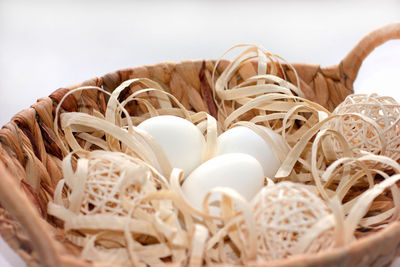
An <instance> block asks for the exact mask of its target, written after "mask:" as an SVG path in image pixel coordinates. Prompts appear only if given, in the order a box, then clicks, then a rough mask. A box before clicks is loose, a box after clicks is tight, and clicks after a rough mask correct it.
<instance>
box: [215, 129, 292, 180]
mask: <svg viewBox="0 0 400 267" xmlns="http://www.w3.org/2000/svg"><path fill="white" fill-rule="evenodd" d="M257 127H259V128H261V129H263V130H264V131H265V132H267V134H269V136H271V137H272V139H273V140H274V142H275V143H276V144H277V145H278V147H279V148H280V149H282V150H283V151H285V150H286V145H285V143H284V140H283V138H282V136H280V135H279V134H277V133H275V132H274V131H273V130H271V129H269V128H267V127H264V126H259V125H257ZM227 153H244V154H248V155H251V156H253V157H254V158H256V159H257V160H258V161H259V162H260V164H261V166H262V168H263V170H264V175H265V177H268V178H274V177H275V174H276V172H277V171H278V169H279V167H280V166H281V161H280V160H279V159H278V157H277V156H276V154H275V152H274V151H273V150H272V148H271V146H270V145H269V144H268V143H267V142H266V141H265V140H264V139H263V138H262V137H261V136H260V135H258V134H257V133H256V132H254V131H253V130H251V129H250V128H247V127H244V126H238V127H234V128H232V129H229V130H227V131H226V132H224V133H223V134H221V135H220V136H219V137H218V140H217V153H216V154H217V155H222V154H227Z"/></svg>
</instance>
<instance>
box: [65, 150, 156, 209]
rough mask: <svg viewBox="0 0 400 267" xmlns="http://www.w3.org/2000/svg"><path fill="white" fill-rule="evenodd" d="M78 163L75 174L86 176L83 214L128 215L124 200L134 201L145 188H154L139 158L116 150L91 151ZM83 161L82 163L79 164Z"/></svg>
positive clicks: (77, 187) (76, 187) (149, 175)
mask: <svg viewBox="0 0 400 267" xmlns="http://www.w3.org/2000/svg"><path fill="white" fill-rule="evenodd" d="M79 161H80V162H81V164H80V166H82V167H81V168H80V169H79V165H78V171H77V172H76V174H79V173H82V178H83V179H85V183H82V184H84V187H85V188H84V194H83V196H82V198H81V204H80V212H81V213H82V214H85V215H93V214H113V215H120V216H121V215H127V214H128V213H129V210H128V208H127V207H124V205H123V201H124V200H126V201H125V202H127V201H133V200H134V199H135V198H136V197H137V196H138V195H140V194H142V191H143V189H144V188H146V191H156V186H155V184H151V179H150V177H151V172H150V170H149V169H148V168H146V166H144V165H143V164H140V161H137V159H134V158H132V157H130V156H127V155H125V154H123V153H118V152H108V153H107V152H104V151H93V152H91V153H90V154H89V155H88V157H87V158H85V159H79ZM82 161H84V163H82ZM79 187H80V185H77V184H75V185H74V186H72V187H71V191H70V194H69V198H70V199H71V200H72V202H74V201H76V199H75V198H73V197H74V196H75V195H76V194H75V192H78V191H79V190H80V188H79Z"/></svg>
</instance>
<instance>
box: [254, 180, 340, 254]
mask: <svg viewBox="0 0 400 267" xmlns="http://www.w3.org/2000/svg"><path fill="white" fill-rule="evenodd" d="M252 205H253V212H254V216H255V220H256V228H257V229H256V230H257V235H258V238H257V241H258V249H257V250H258V259H259V260H261V261H265V260H267V261H269V260H278V259H283V258H287V257H290V256H292V255H295V254H302V253H315V252H318V251H322V250H325V249H327V248H330V247H331V246H333V241H332V240H333V238H332V236H333V229H334V227H333V223H332V221H329V220H326V221H327V223H323V227H322V228H321V227H316V226H321V222H322V220H325V219H327V216H330V214H331V212H330V210H329V209H328V207H327V206H326V204H325V203H324V202H323V201H322V200H321V199H320V198H319V197H318V196H317V195H316V194H314V193H313V192H312V189H311V188H310V187H309V186H307V185H303V184H297V183H293V182H286V181H285V182H280V183H278V184H275V185H272V186H266V187H264V188H263V189H262V190H261V191H260V192H259V193H258V195H256V197H255V198H254V199H253V202H252Z"/></svg>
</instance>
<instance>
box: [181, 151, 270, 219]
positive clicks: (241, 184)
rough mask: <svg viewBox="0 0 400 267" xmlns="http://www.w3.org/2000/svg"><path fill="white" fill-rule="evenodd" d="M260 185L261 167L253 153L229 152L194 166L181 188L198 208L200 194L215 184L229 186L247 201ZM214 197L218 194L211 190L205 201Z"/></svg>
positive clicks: (201, 201) (214, 198)
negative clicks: (212, 192) (209, 196)
mask: <svg viewBox="0 0 400 267" xmlns="http://www.w3.org/2000/svg"><path fill="white" fill-rule="evenodd" d="M263 185H264V174H263V169H262V167H261V165H260V163H259V162H258V161H257V160H256V159H255V158H254V157H252V156H250V155H247V154H243V153H230V154H224V155H220V156H217V157H215V158H212V159H210V160H208V161H206V162H205V163H203V164H202V165H200V166H199V167H197V168H196V169H195V170H194V171H193V172H192V173H191V174H190V175H189V176H188V177H187V178H186V180H185V181H184V183H183V185H182V191H183V193H184V194H185V196H186V198H187V200H188V201H189V202H190V203H191V204H192V205H193V206H194V207H196V208H197V209H200V210H201V209H202V204H203V200H204V197H205V196H206V194H207V193H208V192H209V191H210V190H211V189H213V188H215V187H229V188H231V189H234V190H236V191H237V192H238V193H239V194H241V195H242V196H243V197H244V198H245V199H247V200H249V201H250V200H251V199H252V198H253V197H254V196H255V195H256V194H257V192H258V191H260V190H261V188H262V187H263ZM216 199H220V194H213V196H212V197H211V198H210V201H209V202H212V201H214V200H216ZM211 214H215V212H211Z"/></svg>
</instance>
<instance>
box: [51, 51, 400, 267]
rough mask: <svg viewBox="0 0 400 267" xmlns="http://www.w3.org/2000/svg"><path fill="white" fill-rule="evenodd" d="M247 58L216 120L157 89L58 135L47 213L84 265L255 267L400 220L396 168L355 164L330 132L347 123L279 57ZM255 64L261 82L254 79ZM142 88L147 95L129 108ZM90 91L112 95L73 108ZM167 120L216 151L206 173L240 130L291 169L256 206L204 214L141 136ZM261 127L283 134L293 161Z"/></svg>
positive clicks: (64, 125) (226, 83)
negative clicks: (175, 119) (158, 119)
mask: <svg viewBox="0 0 400 267" xmlns="http://www.w3.org/2000/svg"><path fill="white" fill-rule="evenodd" d="M246 48H247V49H245V51H244V52H242V53H241V54H240V55H239V56H238V57H237V58H236V59H235V60H233V61H232V62H231V63H230V64H229V65H228V66H227V68H226V69H225V71H224V72H223V73H222V74H221V75H220V76H219V77H218V78H217V79H216V82H215V84H214V88H213V89H214V91H213V93H214V100H215V102H216V105H217V106H218V108H219V112H218V116H217V119H215V118H213V117H212V116H211V115H209V114H207V113H205V112H197V113H196V112H194V111H191V110H187V109H186V108H185V106H184V105H183V104H182V103H180V102H179V101H178V100H177V99H176V98H175V97H174V96H173V95H171V94H170V93H168V92H166V91H164V90H163V89H162V87H161V86H159V85H158V84H157V83H156V82H154V81H151V80H149V79H132V80H129V81H126V82H124V83H122V84H121V85H120V86H119V87H118V88H116V89H115V90H114V91H113V93H112V94H110V98H109V101H108V103H107V107H106V111H105V113H104V114H102V113H100V112H97V111H88V112H86V113H84V112H76V113H63V114H61V116H60V118H59V119H60V125H61V129H60V130H58V129H56V133H57V134H58V137H59V140H58V142H59V145H60V146H61V148H62V150H63V153H64V155H67V156H66V157H65V159H64V162H63V172H64V179H63V180H61V181H60V182H59V184H58V186H57V188H56V191H55V197H54V201H53V202H51V203H50V204H49V206H48V213H49V214H51V215H53V216H55V217H57V218H58V219H61V221H63V227H64V230H65V232H66V234H67V238H69V239H70V241H71V242H73V243H74V244H76V245H78V246H79V247H82V254H81V255H82V257H83V258H85V259H87V260H91V261H104V262H109V263H122V264H135V265H143V266H145V265H148V266H153V265H156V264H161V263H179V264H189V265H192V266H200V265H203V264H212V263H232V264H250V263H252V262H257V261H262V262H264V261H269V260H272V259H284V258H287V257H291V256H293V255H296V254H302V253H318V252H320V251H324V250H327V249H330V248H333V247H338V246H343V245H346V244H349V243H350V242H352V241H354V240H355V236H357V232H358V230H357V229H364V228H368V229H375V228H379V227H383V226H384V225H385V224H387V223H388V222H390V221H392V220H396V219H398V215H399V208H400V207H399V204H398V200H399V193H398V189H397V186H396V182H397V181H398V180H399V179H400V178H399V177H400V176H399V175H397V173H399V171H400V167H399V166H398V165H397V163H396V160H397V159H395V160H392V159H390V158H389V157H387V155H386V154H385V155H386V156H382V155H375V154H365V153H364V152H360V151H361V150H360V151H358V152H357V153H356V152H354V150H353V149H352V143H351V142H350V141H349V140H347V139H346V134H345V133H344V132H341V131H340V130H338V129H329V128H328V129H327V128H326V125H328V123H329V122H331V121H333V120H334V119H335V118H338V117H340V116H342V115H341V114H331V113H330V112H329V111H327V110H326V109H325V108H323V107H321V106H320V105H318V104H316V103H314V102H311V101H309V100H307V99H304V98H303V94H302V91H301V88H300V87H299V85H298V84H297V85H293V84H291V83H289V82H287V81H286V80H285V77H283V75H282V73H283V72H282V71H281V63H280V62H281V61H283V60H282V59H281V58H280V57H278V56H276V55H272V54H270V53H268V52H266V51H265V50H264V49H263V48H261V47H259V46H246ZM253 61H256V63H254V62H253ZM254 64H256V65H255V66H256V67H257V72H256V73H254V68H253V67H252V68H250V67H249V66H254ZM217 65H218V63H217ZM293 70H294V69H293ZM294 73H295V72H294ZM132 86H133V87H135V88H137V90H135V91H134V93H132V94H131V95H128V96H125V98H122V100H119V99H121V97H120V95H121V93H122V92H123V91H124V89H125V88H127V87H132ZM79 90H100V91H103V92H104V93H106V94H109V93H108V92H105V91H104V90H102V89H101V88H98V87H83V88H78V89H76V90H73V91H71V92H69V93H68V94H67V95H65V96H64V99H65V98H66V97H67V96H68V95H69V94H71V93H74V92H76V91H79ZM62 101H63V100H62ZM62 101H61V103H62ZM132 102H134V103H138V104H140V109H141V112H140V114H129V113H128V111H127V107H128V106H129V105H130V103H132ZM61 103H60V104H59V106H60V105H61ZM58 111H59V107H58V109H57V113H58ZM158 115H174V116H179V117H182V118H185V119H187V120H188V121H190V122H192V123H194V124H195V125H196V126H197V127H198V128H199V129H200V131H201V132H202V133H203V134H204V136H205V138H206V142H207V144H206V153H205V155H204V157H203V162H205V161H207V160H208V159H211V158H212V157H214V156H215V149H216V140H217V137H218V135H219V134H220V133H222V132H223V131H225V130H227V129H229V128H231V127H235V126H238V125H241V126H246V127H249V128H250V129H252V130H254V131H255V132H256V133H257V134H259V135H260V136H261V137H262V138H263V139H264V140H265V141H266V142H267V143H268V144H270V146H271V148H272V149H273V151H274V153H275V154H276V155H277V156H278V158H279V159H280V161H281V162H282V165H281V168H280V169H279V171H278V172H277V174H276V176H275V177H266V181H269V182H268V183H267V182H266V185H265V188H264V189H263V190H262V191H261V192H260V193H259V194H258V195H257V196H256V197H255V198H254V200H253V201H252V202H248V201H246V200H244V199H243V197H241V196H240V195H239V194H238V193H237V192H236V191H234V190H232V189H229V188H215V189H213V190H212V191H211V192H209V194H208V196H207V197H206V199H205V200H204V203H203V209H202V210H198V209H196V208H194V207H193V206H191V204H190V203H189V202H187V201H186V199H185V196H184V195H183V193H182V191H181V180H182V173H181V171H180V170H178V169H172V167H171V164H170V162H169V161H168V158H167V157H166V155H165V153H164V151H163V150H162V148H161V146H160V145H159V144H158V143H157V142H156V141H155V140H154V138H152V137H151V136H150V135H149V134H147V133H146V132H144V131H141V130H140V129H138V128H136V125H138V124H139V123H140V122H142V121H144V120H145V119H147V118H150V117H154V116H158ZM340 118H342V117H340ZM392 124H393V123H392ZM55 125H56V127H57V126H58V116H56V122H55ZM256 125H263V126H266V127H269V128H271V129H273V130H274V131H275V132H276V133H278V134H280V135H281V136H282V137H283V139H284V140H285V143H286V146H287V149H288V150H289V153H287V151H286V149H283V148H282V147H280V146H277V145H276V144H275V143H274V142H273V140H272V139H271V138H270V137H269V136H268V135H266V134H263V133H262V132H261V131H257V127H255V126H256ZM324 127H325V128H324ZM385 138H386V137H385ZM332 140H333V141H332ZM338 151H339V152H338ZM376 151H377V150H372V151H368V152H376ZM378 154H379V153H378ZM371 161H374V162H378V163H379V162H383V163H384V164H385V166H390V170H391V171H392V173H395V175H392V176H390V175H388V174H387V173H388V172H387V170H388V169H385V170H386V172H384V170H382V169H379V168H378V167H376V166H375V165H374V167H372V166H370V165H368V164H366V162H371ZM379 166H380V165H379ZM378 176H379V178H377V177H378ZM268 178H271V179H274V181H275V182H276V184H273V182H272V181H271V180H270V179H268ZM285 181H286V182H285ZM213 194H220V195H221V194H222V198H220V199H219V200H218V201H217V203H218V205H219V208H220V210H221V212H220V214H219V215H218V216H211V215H210V214H209V210H210V207H211V206H210V203H208V199H211V197H212V195H213ZM277 222H280V223H279V225H278V224H277Z"/></svg>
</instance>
